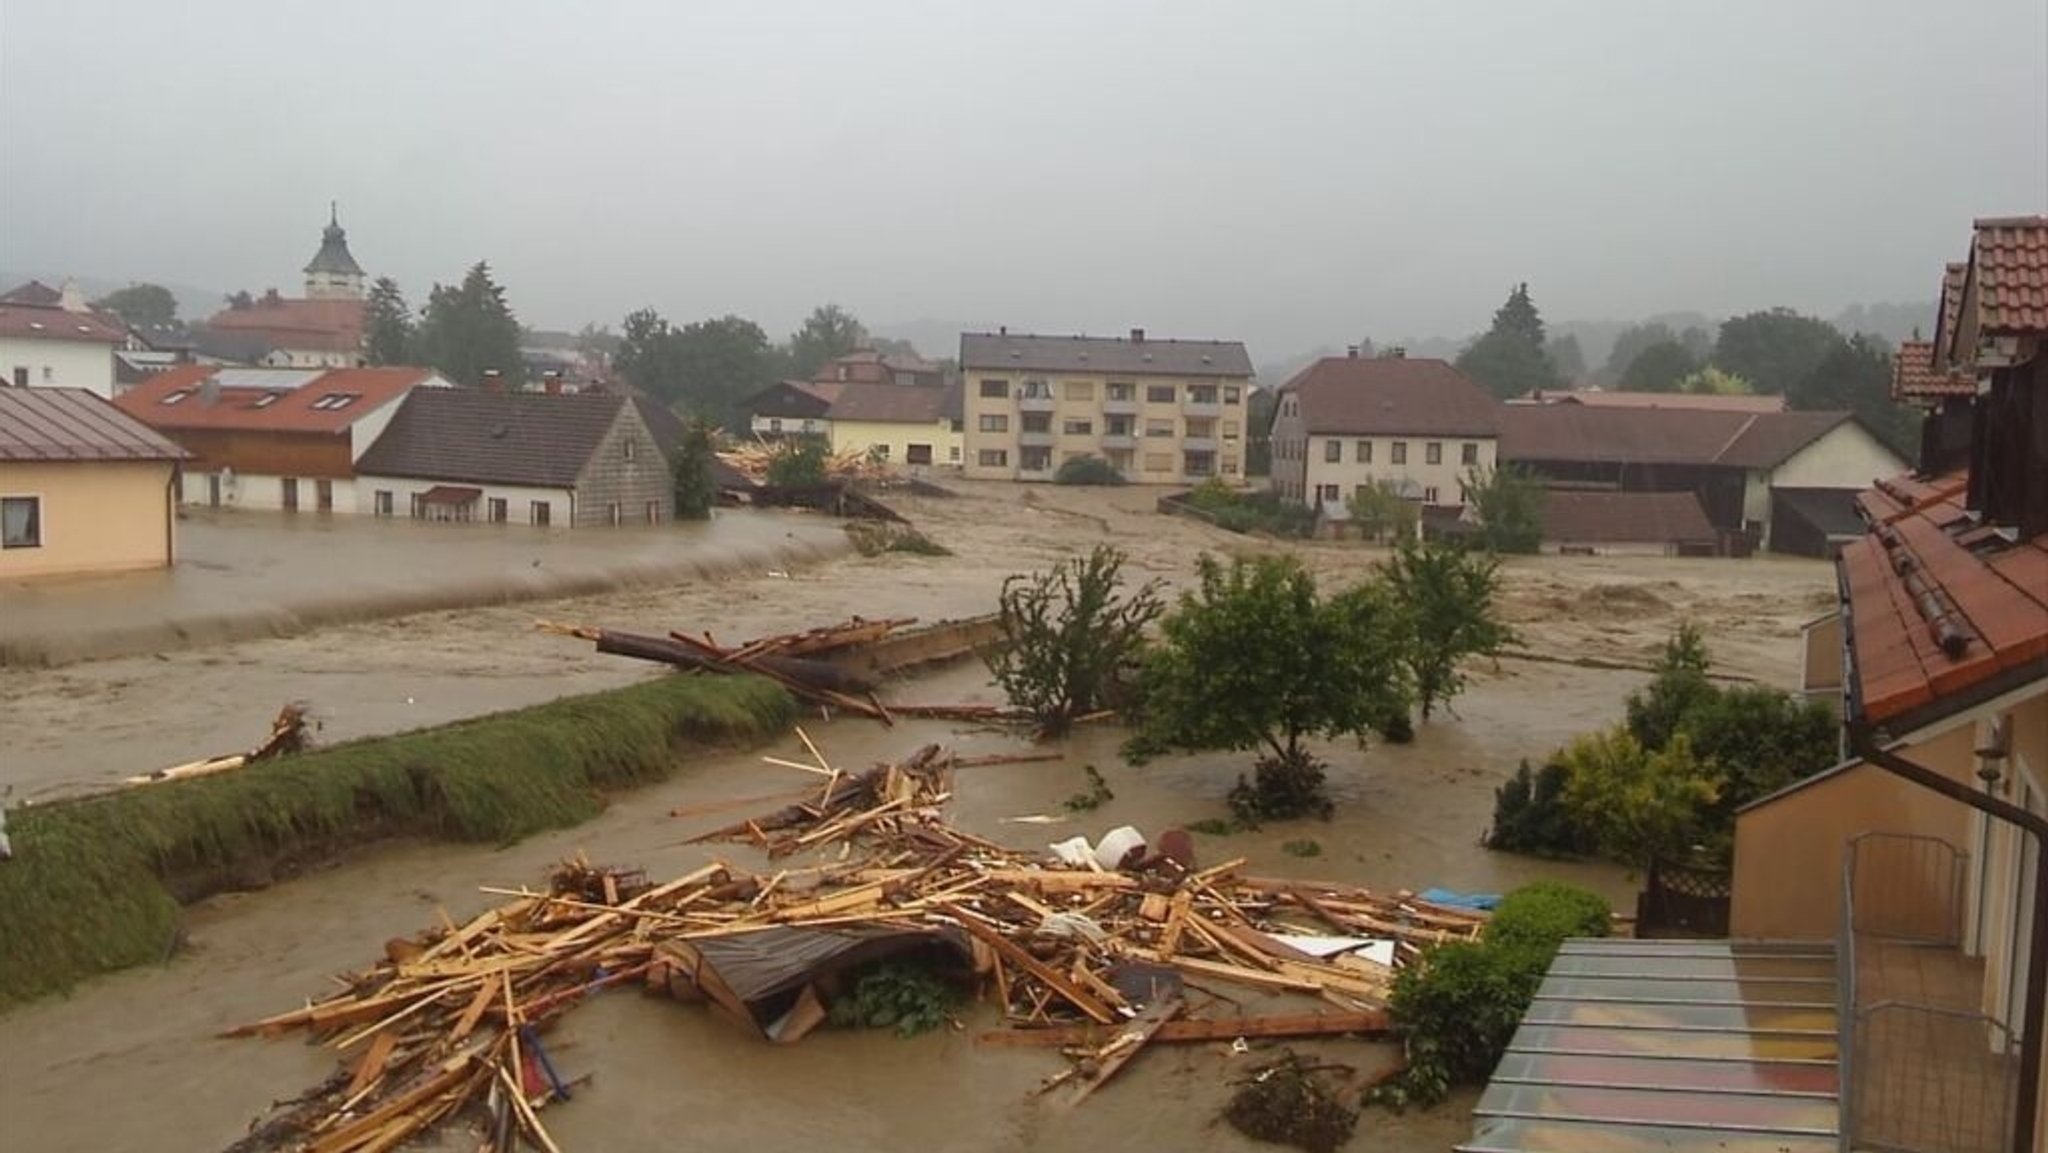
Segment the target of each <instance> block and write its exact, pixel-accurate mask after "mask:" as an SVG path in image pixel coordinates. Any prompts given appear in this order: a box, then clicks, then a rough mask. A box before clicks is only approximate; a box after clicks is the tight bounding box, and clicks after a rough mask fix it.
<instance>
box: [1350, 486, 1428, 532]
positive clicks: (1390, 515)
mask: <svg viewBox="0 0 2048 1153" xmlns="http://www.w3.org/2000/svg"><path fill="white" fill-rule="evenodd" d="M1344 508H1345V510H1346V511H1348V512H1349V513H1350V514H1351V523H1352V524H1355V525H1357V526H1358V532H1359V535H1360V536H1362V537H1363V538H1365V539H1366V540H1385V539H1386V538H1388V537H1390V536H1391V537H1393V538H1395V539H1401V538H1404V537H1407V536H1409V535H1411V534H1412V533H1414V531H1415V525H1416V523H1417V522H1418V521H1420V520H1421V519H1422V506H1421V505H1419V504H1417V503H1416V502H1414V501H1412V500H1409V499H1408V498H1406V497H1404V496H1402V495H1401V490H1400V489H1399V488H1397V487H1395V485H1394V482H1393V481H1391V480H1387V479H1385V478H1381V479H1379V480H1376V481H1374V482H1372V483H1371V484H1368V485H1364V486H1362V487H1360V488H1359V489H1358V491H1356V492H1354V493H1352V494H1351V498H1350V499H1349V500H1347V501H1345V502H1344Z"/></svg>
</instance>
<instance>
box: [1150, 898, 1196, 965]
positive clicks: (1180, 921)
mask: <svg viewBox="0 0 2048 1153" xmlns="http://www.w3.org/2000/svg"><path fill="white" fill-rule="evenodd" d="M1194 904H1195V897H1194V894H1192V893H1190V892H1188V891H1187V890H1186V889H1182V890H1181V891H1180V892H1178V893H1175V894H1174V895H1173V901H1172V902H1171V908H1170V911H1169V912H1168V913H1167V915H1166V928H1165V929H1163V930H1161V931H1160V934H1159V953H1160V955H1161V956H1164V957H1171V956H1173V955H1174V954H1175V953H1177V952H1179V951H1180V935H1181V933H1182V932H1183V931H1184V930H1185V929H1186V928H1187V923H1188V912H1189V910H1190V909H1192V908H1194Z"/></svg>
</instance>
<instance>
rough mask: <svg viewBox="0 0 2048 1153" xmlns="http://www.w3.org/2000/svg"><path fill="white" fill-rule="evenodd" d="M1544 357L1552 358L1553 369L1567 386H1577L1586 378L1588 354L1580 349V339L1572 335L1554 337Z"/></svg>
mask: <svg viewBox="0 0 2048 1153" xmlns="http://www.w3.org/2000/svg"><path fill="white" fill-rule="evenodd" d="M1543 352H1544V355H1546V356H1548V357H1549V358H1550V364H1551V367H1553V368H1555V369H1556V370H1557V375H1558V379H1560V380H1562V381H1564V383H1565V384H1567V385H1573V384H1577V383H1578V382H1579V381H1581V380H1584V379H1585V378H1586V354H1585V352H1584V351H1582V350H1581V349H1580V348H1579V338H1578V337H1577V336H1576V335H1574V334H1572V333H1569V332H1567V333H1565V334H1564V335H1563V336H1553V337H1551V338H1550V343H1549V344H1548V345H1546V346H1544V349H1543Z"/></svg>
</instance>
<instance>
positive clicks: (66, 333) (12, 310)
mask: <svg viewBox="0 0 2048 1153" xmlns="http://www.w3.org/2000/svg"><path fill="white" fill-rule="evenodd" d="M0 336H9V337H14V338H16V339H27V340H79V341H86V342H88V343H92V344H120V343H122V342H123V341H125V340H127V339H128V330H127V329H125V328H123V327H121V326H120V325H119V324H116V323H114V322H113V321H111V320H108V319H107V318H106V317H104V316H101V315H100V314H99V313H96V312H71V311H69V310H67V309H63V308H57V307H54V306H51V305H43V304H0Z"/></svg>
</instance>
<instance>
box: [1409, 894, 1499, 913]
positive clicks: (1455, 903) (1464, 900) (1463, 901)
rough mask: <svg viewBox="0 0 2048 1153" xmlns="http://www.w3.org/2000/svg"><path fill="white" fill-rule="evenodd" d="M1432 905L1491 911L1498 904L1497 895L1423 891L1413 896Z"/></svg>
mask: <svg viewBox="0 0 2048 1153" xmlns="http://www.w3.org/2000/svg"><path fill="white" fill-rule="evenodd" d="M1415 895H1416V896H1417V897H1419V898H1420V899H1422V900H1425V901H1428V902H1429V903H1430V904H1432V905H1449V906H1451V907H1452V908H1454V909H1491V908H1493V907H1494V906H1495V905H1498V904H1500V894H1499V893H1460V892H1458V891H1457V890H1456V889H1424V890H1422V891H1421V892H1420V893H1417V894H1415Z"/></svg>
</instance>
